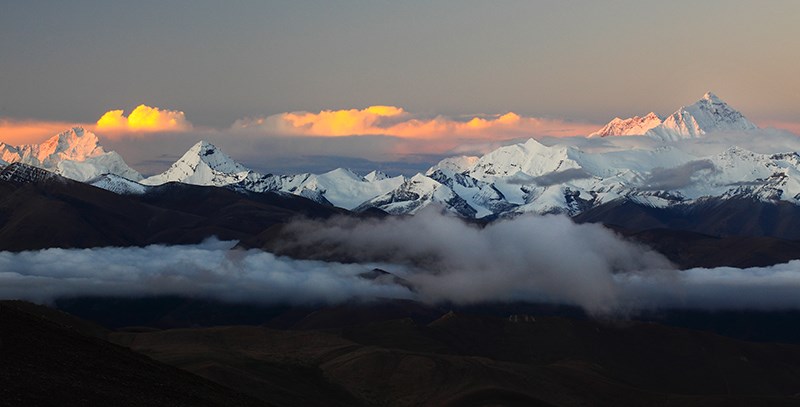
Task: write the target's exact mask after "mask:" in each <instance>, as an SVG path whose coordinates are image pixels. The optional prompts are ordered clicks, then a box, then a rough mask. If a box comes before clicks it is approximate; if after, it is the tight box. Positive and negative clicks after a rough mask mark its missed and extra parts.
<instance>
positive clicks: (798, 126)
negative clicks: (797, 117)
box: [758, 120, 800, 136]
mask: <svg viewBox="0 0 800 407" xmlns="http://www.w3.org/2000/svg"><path fill="white" fill-rule="evenodd" d="M758 125H759V127H773V128H776V129H781V130H787V131H789V132H792V133H794V134H797V135H798V136H800V122H791V121H785V120H767V121H761V122H759V123H758Z"/></svg>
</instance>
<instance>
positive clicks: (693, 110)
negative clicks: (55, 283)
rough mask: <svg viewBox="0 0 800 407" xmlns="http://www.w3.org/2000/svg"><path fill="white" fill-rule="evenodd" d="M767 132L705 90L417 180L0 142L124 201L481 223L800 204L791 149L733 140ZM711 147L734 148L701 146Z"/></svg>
mask: <svg viewBox="0 0 800 407" xmlns="http://www.w3.org/2000/svg"><path fill="white" fill-rule="evenodd" d="M762 133H763V130H759V129H758V127H757V126H756V125H755V124H753V123H752V122H750V121H749V120H747V119H746V118H745V117H744V116H743V115H742V114H741V113H740V112H738V111H736V110H735V109H733V108H732V107H730V106H729V105H728V104H726V103H725V102H723V101H722V100H721V99H719V98H718V97H717V96H715V95H714V94H712V93H707V94H705V95H704V96H703V98H702V99H700V100H699V101H698V102H696V103H695V104H693V105H690V106H684V107H681V108H680V109H678V111H676V112H675V113H673V114H672V115H670V116H668V117H666V118H665V119H664V120H662V119H661V118H660V117H658V116H657V115H656V114H655V113H650V114H649V115H647V116H645V117H644V118H640V117H633V118H630V119H624V120H623V119H620V118H615V119H614V120H612V121H611V122H610V123H609V124H607V125H606V126H605V127H603V128H602V129H600V130H599V131H597V132H595V133H592V134H591V135H589V136H588V138H586V139H583V140H576V139H572V140H569V141H566V142H562V141H563V140H559V139H555V141H552V140H551V141H549V142H548V143H544V142H540V141H537V140H535V139H529V140H527V141H524V142H521V143H518V144H512V145H507V146H503V147H500V148H497V149H496V150H494V151H491V152H488V153H487V154H485V155H483V156H480V157H478V156H455V157H450V158H446V159H444V160H442V161H440V162H439V163H437V164H435V165H433V166H432V167H431V168H430V169H428V170H427V171H426V172H425V173H418V174H416V175H413V176H411V177H406V176H402V175H398V176H393V177H390V176H388V175H386V174H384V173H382V172H380V171H373V172H371V173H369V174H367V175H364V176H361V175H359V174H356V173H354V172H353V171H350V170H347V169H343V168H339V169H336V170H333V171H330V172H326V173H323V174H311V173H302V174H294V175H276V174H262V173H259V172H256V171H254V170H252V169H249V168H247V167H245V166H243V165H241V164H239V163H237V162H236V161H235V160H234V159H232V158H231V157H229V156H228V155H226V154H225V153H224V152H222V151H221V150H220V149H218V148H217V147H215V146H214V145H213V144H211V143H208V142H205V141H200V142H198V143H197V144H195V145H194V146H192V147H191V148H190V149H189V150H188V151H187V152H186V153H185V154H184V155H183V156H182V157H181V158H180V159H179V160H177V161H176V162H175V163H174V164H172V166H171V167H170V168H169V169H167V170H166V171H164V172H163V173H161V174H157V175H153V176H150V177H146V178H145V177H143V176H142V175H140V174H139V173H138V172H136V171H135V170H134V169H132V168H131V167H129V166H128V165H127V164H126V163H125V162H124V160H123V159H122V157H121V156H119V155H118V154H117V153H115V152H113V151H112V152H106V151H105V150H104V149H103V147H101V146H100V145H99V141H98V138H97V136H96V135H95V134H93V133H91V132H89V131H86V130H84V129H83V128H79V127H76V128H72V129H70V130H67V131H65V132H63V133H61V134H58V135H56V136H54V137H53V138H51V139H49V140H47V141H46V142H44V143H42V144H40V145H25V146H19V147H13V146H8V145H5V144H0V152H1V153H2V155H0V158H2V162H0V165H3V164H6V163H16V162H19V163H23V164H28V165H33V166H37V167H41V168H44V169H47V170H50V171H53V172H55V173H57V174H60V175H63V176H65V177H67V178H71V179H74V180H77V181H81V182H86V183H89V184H91V185H94V186H96V187H99V188H103V189H107V190H110V191H113V192H116V193H119V194H143V193H146V192H147V190H148V189H149V188H150V187H152V186H155V185H162V184H165V183H170V182H180V183H186V184H194V185H205V186H217V187H226V188H230V189H234V190H240V191H250V192H257V193H259V192H266V191H274V192H282V193H289V194H294V195H299V196H303V197H306V198H309V199H311V200H314V201H316V202H318V203H321V204H325V205H332V206H336V207H340V208H344V209H347V210H353V211H363V210H366V209H369V208H377V209H380V210H383V211H385V212H388V213H390V214H413V213H416V212H417V211H419V210H420V209H421V208H424V207H427V206H429V205H438V206H441V207H444V208H446V210H447V211H449V212H452V213H454V214H457V215H459V216H462V217H466V218H479V219H480V218H486V219H490V218H494V217H498V216H513V215H515V214H521V213H538V214H547V213H564V214H568V215H570V216H576V215H578V214H581V213H583V212H585V211H587V210H589V209H592V208H596V207H599V206H601V205H607V204H609V203H612V202H617V203H619V202H633V203H636V204H638V205H642V206H645V207H654V208H670V207H678V206H686V205H692V204H695V203H699V202H704V201H707V200H710V199H717V200H718V199H722V200H726V199H730V198H752V199H755V200H758V201H762V202H779V201H780V202H788V203H792V204H795V205H797V204H800V155H798V154H797V153H796V152H795V150H794V149H792V150H786V151H781V150H778V151H774V152H769V153H758V152H754V151H752V150H756V149H755V148H752V147H750V146H749V145H748V146H736V145H734V144H733V143H735V142H736V141H740V140H750V141H752V140H755V139H757V138H759V137H762V138H763V137H769V136H768V135H766V136H765V135H764V134H762ZM730 134H734V135H737V138H736V139H734V140H733V141H731V142H729V141H728V139H726V138H725V137H726V136H727V135H730ZM619 136H636V137H619ZM608 141H612V142H608ZM709 144H716V145H719V146H721V145H724V146H725V148H722V149H718V150H716V151H715V150H713V149H711V150H709V149H707V148H703V147H704V146H707V145H709ZM751 148H752V150H751Z"/></svg>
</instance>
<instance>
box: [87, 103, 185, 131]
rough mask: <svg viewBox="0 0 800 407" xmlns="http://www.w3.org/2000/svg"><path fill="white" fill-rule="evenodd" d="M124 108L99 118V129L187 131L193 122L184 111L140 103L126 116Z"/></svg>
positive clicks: (110, 111) (97, 127) (97, 126)
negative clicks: (190, 121) (187, 118)
mask: <svg viewBox="0 0 800 407" xmlns="http://www.w3.org/2000/svg"><path fill="white" fill-rule="evenodd" d="M124 113H125V112H124V111H122V110H109V111H108V112H106V113H105V114H103V116H101V117H100V119H99V120H97V125H96V127H95V128H96V129H97V130H98V131H110V132H114V133H119V132H125V133H128V132H130V133H151V132H163V131H186V130H190V129H191V128H192V124H191V123H189V121H188V120H186V116H185V115H184V113H183V112H181V111H178V110H167V109H159V108H157V107H150V106H147V105H139V106H137V107H136V108H135V109H133V111H132V112H131V113H130V114H129V115H128V116H127V117H126V116H125V114H124Z"/></svg>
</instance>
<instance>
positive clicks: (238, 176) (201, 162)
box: [142, 140, 252, 186]
mask: <svg viewBox="0 0 800 407" xmlns="http://www.w3.org/2000/svg"><path fill="white" fill-rule="evenodd" d="M251 172H252V171H250V169H248V168H247V167H245V166H243V165H241V164H239V163H237V162H236V161H234V160H233V159H232V158H231V157H230V156H228V155H227V154H225V153H223V152H222V151H221V150H220V149H218V148H217V147H216V146H215V145H213V144H211V143H209V142H207V141H205V140H203V141H199V142H197V144H195V145H193V146H192V147H191V148H190V149H189V150H188V151H186V153H185V154H184V155H183V156H182V157H181V158H180V159H179V160H178V161H176V162H175V163H174V164H172V166H171V167H169V169H168V170H166V171H164V172H162V173H161V174H158V175H154V176H152V177H150V178H147V179H145V180H143V181H142V184H145V185H160V184H164V183H167V182H182V183H184V184H194V185H214V186H223V185H228V184H233V183H236V182H239V181H241V180H243V179H244V178H245V177H247V175H248V174H249V173H251Z"/></svg>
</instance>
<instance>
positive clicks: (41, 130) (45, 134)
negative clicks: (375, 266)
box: [0, 119, 91, 146]
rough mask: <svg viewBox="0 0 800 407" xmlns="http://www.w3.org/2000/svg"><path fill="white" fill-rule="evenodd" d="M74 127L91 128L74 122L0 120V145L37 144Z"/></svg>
mask: <svg viewBox="0 0 800 407" xmlns="http://www.w3.org/2000/svg"><path fill="white" fill-rule="evenodd" d="M75 126H82V127H86V128H90V127H91V125H85V124H81V123H74V122H59V121H37V120H13V119H0V143H5V144H9V145H12V146H16V145H22V144H38V143H41V142H42V141H44V140H46V139H48V138H50V137H53V136H54V135H56V134H58V133H60V132H62V131H64V130H67V129H69V128H71V127H75Z"/></svg>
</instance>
